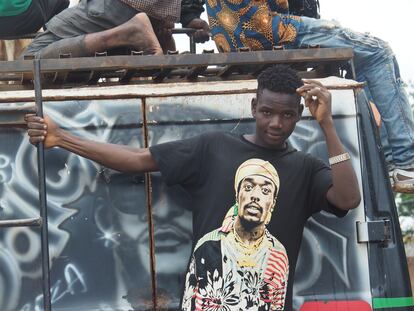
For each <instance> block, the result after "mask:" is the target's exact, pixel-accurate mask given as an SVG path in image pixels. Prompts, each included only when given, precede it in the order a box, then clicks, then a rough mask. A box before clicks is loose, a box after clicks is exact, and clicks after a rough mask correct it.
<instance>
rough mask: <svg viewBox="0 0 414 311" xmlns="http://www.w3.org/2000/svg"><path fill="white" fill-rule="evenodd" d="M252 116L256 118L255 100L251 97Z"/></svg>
mask: <svg viewBox="0 0 414 311" xmlns="http://www.w3.org/2000/svg"><path fill="white" fill-rule="evenodd" d="M251 109H252V116H253V118H256V109H257V98H256V97H253V98H252V102H251Z"/></svg>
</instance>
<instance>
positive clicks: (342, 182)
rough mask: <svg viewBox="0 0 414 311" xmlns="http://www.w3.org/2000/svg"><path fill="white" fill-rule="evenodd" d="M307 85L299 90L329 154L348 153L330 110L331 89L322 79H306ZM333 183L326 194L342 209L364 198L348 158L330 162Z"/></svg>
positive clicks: (330, 200)
mask: <svg viewBox="0 0 414 311" xmlns="http://www.w3.org/2000/svg"><path fill="white" fill-rule="evenodd" d="M304 82H305V85H304V86H302V87H300V88H299V89H298V90H297V92H298V93H299V94H301V95H302V96H303V97H304V99H305V105H306V106H307V107H308V108H309V111H310V113H311V114H312V116H313V117H314V118H315V119H316V121H317V122H318V123H319V125H320V127H321V129H322V131H323V133H324V135H325V140H326V145H327V147H328V154H329V157H334V156H337V155H340V154H343V153H345V152H346V151H345V148H344V146H343V145H342V142H341V141H340V139H339V137H338V134H337V133H336V129H335V126H334V124H333V118H332V111H331V93H330V92H329V91H328V90H327V89H326V88H325V87H324V86H323V85H322V84H321V83H319V82H317V81H312V80H304ZM331 169H332V187H330V188H329V190H328V192H327V194H326V198H327V199H328V201H329V202H330V203H331V204H333V205H334V206H336V207H337V208H339V209H342V210H350V209H353V208H356V207H357V206H358V205H359V202H360V201H361V195H360V193H359V187H358V180H357V177H356V174H355V171H354V169H353V167H352V164H351V161H349V160H346V161H342V162H339V163H336V164H333V165H332V166H331Z"/></svg>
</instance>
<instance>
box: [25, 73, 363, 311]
mask: <svg viewBox="0 0 414 311" xmlns="http://www.w3.org/2000/svg"><path fill="white" fill-rule="evenodd" d="M299 94H300V95H302V96H303V97H304V99H305V105H306V106H307V107H308V108H309V110H310V112H311V114H312V116H313V117H314V118H315V119H316V121H317V122H318V123H319V125H320V127H321V129H322V132H323V133H324V135H325V140H326V145H327V149H328V154H329V157H330V160H329V162H330V164H331V167H328V166H327V165H326V164H325V163H324V162H322V161H321V160H320V159H317V158H315V157H313V156H311V155H309V154H305V153H302V152H300V151H297V150H295V149H294V148H293V147H291V146H290V144H289V143H288V142H287V139H288V138H289V136H290V135H291V134H292V132H293V130H294V128H295V125H296V123H297V122H298V121H299V120H300V118H301V115H302V111H303V108H304V107H303V106H302V105H301V97H300V95H299ZM251 111H252V115H253V117H254V119H255V122H256V127H255V132H254V133H253V134H246V135H241V136H239V135H236V134H234V133H230V132H229V133H226V132H211V133H204V134H202V135H199V136H195V137H192V138H189V139H184V140H178V141H174V142H168V143H164V144H159V145H154V146H152V147H150V148H132V147H125V146H120V145H115V144H107V143H99V142H94V141H91V140H87V139H83V138H80V137H77V136H75V135H72V134H70V133H68V132H66V131H65V130H63V129H61V128H59V127H58V126H57V125H56V124H55V123H54V122H53V121H52V120H51V119H50V118H49V117H45V118H41V117H37V116H34V115H27V116H26V122H27V126H28V135H29V136H30V142H31V143H32V144H37V143H39V142H43V143H44V146H45V147H46V148H51V147H55V146H58V147H61V148H64V149H66V150H68V151H71V152H74V153H76V154H78V155H80V156H83V157H86V158H89V159H91V160H94V161H96V162H98V163H100V164H101V165H104V166H105V167H108V168H111V169H115V170H119V171H122V172H135V173H136V172H141V173H142V172H153V171H160V172H161V174H162V177H163V180H164V181H165V182H166V184H167V185H168V186H172V185H180V186H181V187H182V188H183V189H184V190H186V192H188V194H189V196H190V198H191V200H192V202H191V203H192V205H191V206H192V212H193V245H195V244H196V243H197V242H198V241H199V239H201V238H202V237H203V236H204V235H205V234H206V233H208V232H211V231H212V230H214V229H216V228H218V227H220V226H221V224H222V220H223V219H224V217H225V215H226V214H227V212H228V209H229V206H232V205H233V203H234V198H235V190H234V187H233V180H234V175H235V172H236V170H237V168H238V167H239V166H240V164H242V163H243V162H245V161H246V160H249V159H252V158H255V159H261V160H263V161H269V162H270V164H271V165H272V166H273V167H274V168H275V169H276V170H277V172H278V176H279V179H280V189H279V192H278V198H277V202H278V208H277V209H276V210H275V211H274V215H273V216H272V218H271V221H270V222H269V224H268V227H267V229H268V230H269V232H270V233H271V234H272V235H273V236H274V237H275V238H277V239H278V240H279V241H280V243H282V245H283V247H284V248H285V249H286V252H287V255H288V261H289V277H288V285H287V291H286V298H285V301H284V305H285V310H291V308H292V286H293V279H294V273H295V266H296V261H297V256H298V252H299V247H300V243H301V239H302V233H303V229H304V225H305V223H306V220H307V219H308V218H309V217H310V216H311V215H312V214H314V213H317V212H319V211H321V210H325V211H328V212H331V213H333V214H335V215H337V216H344V215H345V214H346V213H347V211H348V210H350V209H353V208H356V207H357V206H358V205H359V202H360V199H361V197H360V193H359V186H358V182H357V178H356V175H355V172H354V169H353V167H352V164H351V161H349V154H348V153H347V152H345V150H344V147H343V145H342V142H341V141H340V139H339V137H338V135H337V133H336V129H335V126H334V123H333V118H332V113H331V94H330V92H329V91H328V90H327V89H326V88H325V87H324V86H322V84H320V83H319V82H316V81H311V80H305V82H303V81H302V80H301V79H300V78H299V77H298V76H297V74H296V72H295V71H293V70H292V69H290V68H288V67H286V66H280V65H279V66H273V67H269V68H267V69H266V70H265V71H263V72H262V73H261V74H260V76H259V78H258V89H257V95H256V98H254V99H253V100H252V102H251ZM259 199H260V198H259ZM251 200H252V201H255V202H257V198H255V197H254V195H252V196H251ZM247 212H248V213H250V214H251V216H252V217H253V215H255V214H257V212H258V211H256V210H250V211H247ZM252 256H254V254H253V253H252ZM218 260H220V258H218ZM208 273H209V274H214V273H215V272H214V271H209V272H208ZM246 277H247V275H246ZM217 280H218V281H219V280H221V279H220V278H217ZM216 285H217V286H218V287H217V288H219V286H220V283H217V284H214V286H216ZM215 288H216V287H215ZM221 289H222V290H220V291H218V292H220V293H222V294H223V295H224V294H225V293H226V290H227V289H228V290H230V289H232V288H226V289H224V288H221ZM233 289H234V288H233ZM235 297H236V296H235ZM222 298H223V299H220V300H218V301H219V302H220V303H222V304H227V303H228V301H226V299H224V298H225V297H222ZM236 299H237V297H236ZM233 302H234V301H233V300H232V303H233ZM235 303H236V304H237V305H238V306H242V303H243V302H242V301H240V300H237V301H236V302H235ZM227 307H228V308H227V309H230V307H229V306H227ZM224 308H225V306H223V309H224ZM239 309H240V308H238V309H237V310H239Z"/></svg>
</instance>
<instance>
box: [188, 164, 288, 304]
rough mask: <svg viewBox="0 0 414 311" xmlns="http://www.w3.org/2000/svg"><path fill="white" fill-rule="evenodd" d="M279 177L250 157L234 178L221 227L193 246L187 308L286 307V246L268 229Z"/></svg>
mask: <svg viewBox="0 0 414 311" xmlns="http://www.w3.org/2000/svg"><path fill="white" fill-rule="evenodd" d="M279 188H280V181H279V176H278V173H277V171H276V169H275V168H274V166H273V165H272V164H270V163H269V162H267V161H263V160H261V159H249V160H247V161H245V162H243V163H242V164H241V165H240V166H239V167H238V169H237V171H236V174H235V178H234V189H235V193H236V199H235V201H236V202H235V204H234V205H233V206H232V207H230V209H229V211H228V212H227V214H226V216H225V218H224V220H223V223H222V226H221V227H220V228H218V229H216V230H213V231H211V232H209V233H207V234H206V235H204V236H203V237H202V238H201V239H200V240H199V241H198V243H197V245H196V247H195V248H194V251H193V254H192V257H191V262H190V266H189V269H188V272H187V276H186V284H185V292H184V297H183V301H182V304H183V306H182V309H183V310H283V309H284V304H285V295H286V288H287V281H288V274H289V262H288V256H287V253H286V250H285V247H284V246H283V245H282V244H281V243H280V242H279V241H278V240H277V239H276V238H275V237H274V236H273V235H272V234H270V232H269V231H268V230H267V229H266V226H267V224H268V223H269V221H270V219H271V217H272V212H273V210H274V209H275V208H276V201H277V194H278V191H279Z"/></svg>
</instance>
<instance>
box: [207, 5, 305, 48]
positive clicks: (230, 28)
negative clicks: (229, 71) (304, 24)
mask: <svg viewBox="0 0 414 311" xmlns="http://www.w3.org/2000/svg"><path fill="white" fill-rule="evenodd" d="M288 10H289V5H288V1H287V0H254V1H252V0H207V14H208V19H209V24H210V28H211V33H212V35H213V39H214V41H215V42H216V45H217V48H218V49H219V51H221V52H236V51H237V50H238V49H239V48H242V47H248V48H250V49H252V50H264V49H265V50H268V49H272V47H273V46H275V45H282V44H286V43H291V42H294V41H295V39H296V35H297V31H298V29H299V25H300V17H298V16H293V15H288V14H287V13H288Z"/></svg>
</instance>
